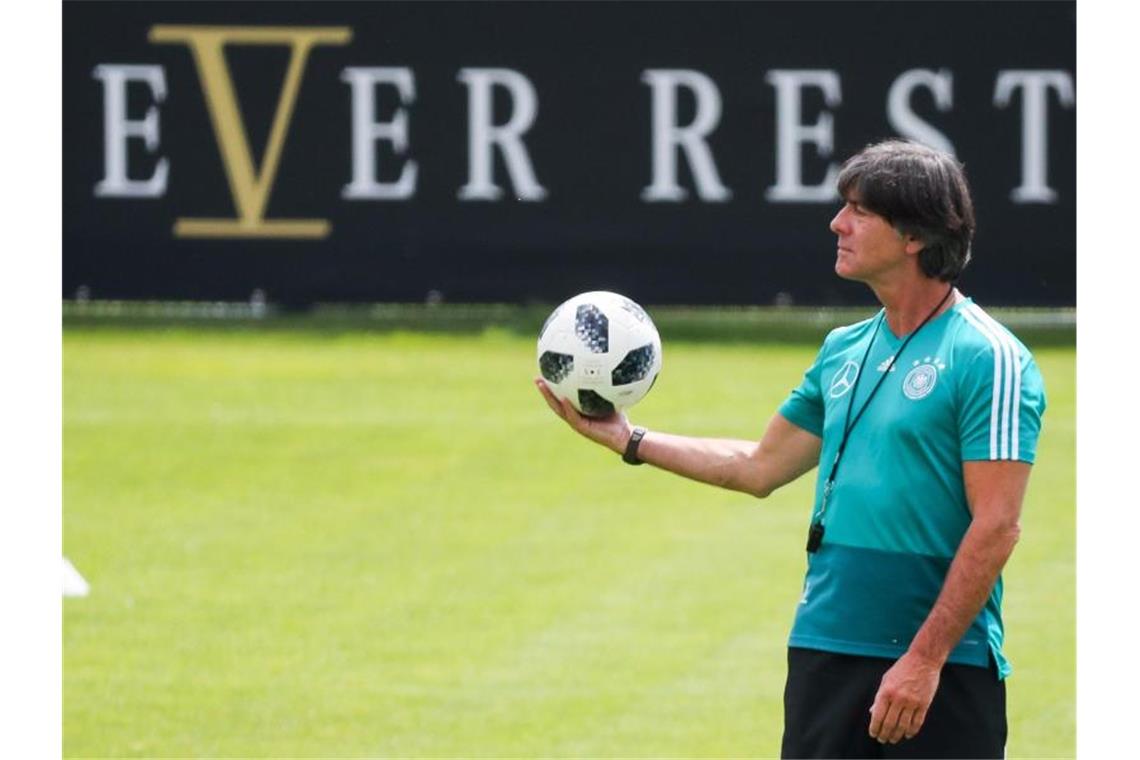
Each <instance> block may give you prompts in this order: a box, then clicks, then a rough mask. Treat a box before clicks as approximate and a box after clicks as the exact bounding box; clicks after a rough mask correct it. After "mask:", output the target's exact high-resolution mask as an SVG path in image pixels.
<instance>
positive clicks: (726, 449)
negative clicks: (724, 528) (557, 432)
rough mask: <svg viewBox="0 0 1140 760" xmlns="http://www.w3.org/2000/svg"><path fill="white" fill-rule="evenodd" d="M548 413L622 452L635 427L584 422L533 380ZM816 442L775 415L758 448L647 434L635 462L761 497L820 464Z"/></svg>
mask: <svg viewBox="0 0 1140 760" xmlns="http://www.w3.org/2000/svg"><path fill="white" fill-rule="evenodd" d="M535 385H537V386H538V390H539V392H540V393H542V396H543V398H544V399H546V403H547V404H548V405H549V406H550V408H551V409H552V410H553V411H554V413H555V414H557V415H558V416H559V417H561V418H562V419H563V420H565V421H566V424H568V425H569V426H570V427H572V428H573V429H574V430H576V431H577V432H579V433H581V434H582V435H583V436H585V437H586V438H589V439H590V440H591V441H594V442H595V443H599V444H601V445H603V446H606V447H607V448H609V449H611V450H613V451H615V452H617V453H619V454H620V453H622V452H623V451H625V447H626V444H627V443H628V442H629V437H630V435H631V434H632V433H633V426H632V425H631V424H630V423H629V420H628V419H626V417H625V415H624V414H613V415H610V416H609V417H605V418H602V419H598V418H592V417H584V416H582V415H581V414H579V413H578V412H577V411H576V410H575V409H574V407H573V406H571V404H570V402H569V401H560V400H559V399H558V398H557V397H555V396H554V394H553V393H551V391H550V389H549V388H548V387H547V386H546V383H544V382H543V381H542V380H541V379H538V380H536V381H535ZM820 443H821V441H820V438H819V436H817V435H814V434H813V433H809V432H808V431H806V430H804V429H803V428H801V427H798V426H796V425H793V424H792V423H790V422H788V421H787V420H786V419H784V417H783V416H781V415H779V414H777V415H775V416H774V417H773V418H772V420H771V421H770V422H769V423H768V428H767V430H765V431H764V435H763V437H762V438H761V439H760V441H759V443H757V442H756V441H742V440H733V439H726V438H694V437H689V436H680V435H670V434H669V433H660V432H657V431H651V432H649V433H647V434H646V435H645V437H644V438H642V439H641V444H640V445H639V447H638V449H637V456H638V459H640V460H642V461H643V462H647V463H649V464H652V465H654V466H655V467H660V468H661V469H663V470H668V471H670V472H673V473H676V474H678V475H682V476H684V477H686V478H691V479H692V480H698V481H700V482H702V483H710V484H712V485H715V486H721V487H722V488H728V489H731V490H734V491H743V492H745V493H750V494H752V495H753V496H758V497H760V498H764V497H765V496H767V495H768V494H770V493H771V492H772V491H774V490H776V489H777V488H779V487H780V486H782V485H784V484H785V483H789V482H791V481H793V480H795V479H796V478H798V477H799V476H800V475H803V474H804V473H805V472H808V471H809V470H811V469H812V468H813V467H815V466H816V465H818V464H819V451H820Z"/></svg>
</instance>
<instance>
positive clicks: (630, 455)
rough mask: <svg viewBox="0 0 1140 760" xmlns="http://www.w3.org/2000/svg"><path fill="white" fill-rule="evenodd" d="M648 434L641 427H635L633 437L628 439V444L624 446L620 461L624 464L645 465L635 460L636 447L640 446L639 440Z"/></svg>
mask: <svg viewBox="0 0 1140 760" xmlns="http://www.w3.org/2000/svg"><path fill="white" fill-rule="evenodd" d="M647 432H649V431H647V430H646V429H645V428H643V427H635V428H634V429H633V435H631V436H630V437H629V443H627V444H626V445H625V453H624V454H622V455H621V459H622V461H623V462H625V463H626V464H645V463H644V462H642V461H641V460H640V459H638V458H637V447H638V446H640V445H641V439H642V438H644V437H645V434H646V433H647Z"/></svg>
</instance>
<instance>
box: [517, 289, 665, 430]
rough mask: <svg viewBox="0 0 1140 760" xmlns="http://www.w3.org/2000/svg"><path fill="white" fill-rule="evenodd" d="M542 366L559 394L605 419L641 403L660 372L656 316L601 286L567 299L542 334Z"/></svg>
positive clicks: (539, 350) (659, 346)
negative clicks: (615, 412) (600, 288)
mask: <svg viewBox="0 0 1140 760" xmlns="http://www.w3.org/2000/svg"><path fill="white" fill-rule="evenodd" d="M538 370H539V372H540V373H542V377H543V379H544V380H546V384H547V385H548V386H550V389H551V390H552V391H553V392H554V395H555V396H558V397H559V398H565V399H569V400H570V403H571V404H573V405H574V408H575V409H577V410H578V411H579V412H581V413H582V414H585V415H587V416H589V417H605V416H608V415H610V414H612V413H613V412H614V411H620V410H622V409H626V408H628V407H630V406H633V405H634V404H636V403H637V402H638V401H640V400H641V399H642V398H643V397H644V396H645V394H646V393H648V392H649V389H650V388H652V387H653V383H654V382H655V381H656V380H657V373H659V372H660V371H661V337H660V336H659V335H658V334H657V328H656V327H654V325H653V320H651V319H650V318H649V315H648V314H646V313H645V309H643V308H641V307H640V306H638V305H637V304H636V303H634V302H633V301H631V300H629V299H628V298H626V297H625V296H622V295H618V294H617V293H610V292H608V291H604V290H596V291H592V292H589V293H582V294H580V295H576V296H574V297H573V298H571V299H570V300H569V301H566V302H565V303H563V304H562V305H561V306H559V307H558V308H557V309H555V310H554V312H553V313H552V314H551V315H550V316H549V317H547V319H546V323H545V324H544V325H543V326H542V331H541V332H540V333H539V334H538Z"/></svg>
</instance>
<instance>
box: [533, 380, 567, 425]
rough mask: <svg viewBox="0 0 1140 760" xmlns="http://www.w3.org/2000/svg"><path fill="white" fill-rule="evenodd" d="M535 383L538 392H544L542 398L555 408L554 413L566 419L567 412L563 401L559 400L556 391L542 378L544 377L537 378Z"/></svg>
mask: <svg viewBox="0 0 1140 760" xmlns="http://www.w3.org/2000/svg"><path fill="white" fill-rule="evenodd" d="M534 384H535V386H536V387H537V388H538V392H539V393H541V394H542V398H543V399H544V400H545V401H546V405H547V406H549V407H550V408H551V409H553V410H554V413H555V414H557V415H558V416H559V417H561V418H562V419H566V412H565V411H563V409H562V403H561V402H560V401H559V399H558V397H557V396H555V395H554V392H553V391H551V390H550V387H549V386H548V385H547V384H546V382H545V381H544V380H542V378H535V380H534Z"/></svg>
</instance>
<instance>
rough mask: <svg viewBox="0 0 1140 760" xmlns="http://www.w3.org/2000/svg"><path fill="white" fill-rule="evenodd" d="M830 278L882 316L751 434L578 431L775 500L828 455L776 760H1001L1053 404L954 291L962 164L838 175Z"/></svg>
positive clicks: (867, 157)
mask: <svg viewBox="0 0 1140 760" xmlns="http://www.w3.org/2000/svg"><path fill="white" fill-rule="evenodd" d="M838 189H839V194H840V196H841V198H842V199H843V206H842V208H841V209H840V210H839V213H838V214H836V216H835V218H834V219H832V221H831V230H832V231H833V232H834V233H835V234H836V236H837V237H838V250H837V256H836V262H835V271H836V273H837V274H838V275H839V276H840V277H843V278H845V279H849V280H856V281H859V282H863V283H866V284H867V285H868V286H869V287H870V288H871V290H873V291H874V293H875V295H876V297H877V298H878V299H879V301H880V302H881V303H882V304H883V309H882V311H880V312H879V314H878V315H876V316H875V317H873V318H871V319H868V320H865V321H863V322H859V323H857V324H854V325H850V326H847V327H842V328H839V329H836V330H834V331H832V332H831V333H830V334H829V335H828V336H827V338H826V339H825V340H824V342H823V346H822V348H821V349H820V352H819V355H818V356H817V357H816V360H815V362H814V363H813V364H812V366H811V367H810V368H809V369H808V370H807V372H806V373H805V375H804V379H803V382H802V383H801V384H800V386H799V387H798V388H796V389H795V390H794V391H793V392H792V394H791V395H790V396H789V398H788V399H787V401H785V402H784V404H783V405H781V407H780V409H779V411H778V413H777V414H776V415H775V416H774V417H773V418H772V419H771V421H770V422H769V423H768V427H767V429H766V430H765V432H764V435H763V437H762V438H761V439H760V441H759V442H758V443H756V442H751V441H741V440H726V439H706V438H692V437H684V436H676V435H670V434H667V433H662V432H658V431H648V432H647V431H645V430H644V428H635V427H633V426H632V425H631V424H630V422H629V421H628V419H627V418H626V417H625V416H624V415H622V414H615V415H611V416H610V417H608V418H605V419H591V418H586V417H583V416H581V415H579V414H578V413H577V412H576V411H575V410H574V408H573V407H572V406H571V405H570V404H569V402H566V401H559V400H558V399H557V398H556V397H554V396H553V394H552V393H551V392H550V390H549V389H548V388H547V387H546V385H545V384H544V383H543V382H542V381H541V380H537V381H536V383H537V385H538V387H539V390H540V392H541V393H542V394H543V396H544V397H545V399H546V401H547V403H548V404H549V405H550V407H551V408H552V409H553V410H554V411H555V412H556V413H557V414H558V415H559V416H561V417H562V418H563V419H564V420H565V421H566V422H567V423H568V424H569V425H570V426H571V427H572V428H574V429H575V430H576V431H578V432H579V433H581V434H582V435H584V436H586V437H587V438H589V439H591V440H593V441H595V442H597V443H600V444H602V445H605V446H608V447H609V448H611V449H613V450H614V451H615V452H618V453H621V454H623V458H625V459H626V461H629V462H631V463H640V462H648V463H650V464H652V465H655V466H657V467H660V468H662V469H665V470H669V471H671V472H674V473H677V474H680V475H683V476H685V477H688V478H693V479H695V480H699V481H703V482H706V483H711V484H714V485H718V486H722V487H725V488H730V489H735V490H739V491H744V492H747V493H751V494H753V495H755V496H758V497H761V498H763V497H765V496H767V495H768V494H770V493H771V492H772V491H773V490H775V489H776V488H779V487H780V486H782V485H784V484H785V483H788V482H790V481H792V480H794V479H796V478H798V477H799V476H801V475H803V474H804V473H806V472H808V471H809V470H811V469H812V468H813V467H816V466H817V465H819V474H818V476H817V479H816V496H815V503H814V506H813V510H812V516H811V521H810V528H809V531H808V536H809V537H808V546H807V548H808V567H807V575H806V578H805V581H804V589H803V596H802V598H801V600H800V603H799V605H798V608H797V611H796V616H795V622H794V624H793V626H792V631H791V635H790V637H789V648H788V679H787V684H786V687H785V693H784V708H785V716H784V739H783V746H782V752H781V754H782V755H783V756H784V757H1001V756H1003V754H1004V747H1005V740H1006V715H1005V685H1004V678H1005V677H1006V676H1007V675H1008V674H1009V672H1010V668H1009V664H1008V663H1007V661H1006V659H1005V657H1004V655H1003V654H1002V641H1003V637H1004V631H1003V627H1002V620H1001V597H1002V584H1001V577H1000V573H1001V569H1002V567H1003V566H1004V564H1005V562H1006V560H1007V559H1008V558H1009V556H1010V553H1011V552H1012V550H1013V546H1014V544H1015V543H1016V542H1017V539H1018V533H1019V515H1020V512H1021V502H1022V498H1023V496H1024V493H1025V487H1026V483H1027V481H1028V478H1029V471H1030V465H1031V464H1032V462H1033V459H1034V454H1035V449H1036V443H1037V436H1038V432H1039V430H1040V420H1041V414H1042V412H1043V411H1044V408H1045V396H1044V388H1043V383H1042V379H1041V375H1040V372H1039V371H1038V369H1037V367H1036V364H1035V363H1034V361H1033V358H1032V356H1031V355H1030V353H1029V351H1028V350H1027V349H1026V348H1025V346H1024V345H1022V344H1021V343H1020V342H1019V341H1018V340H1017V339H1016V338H1015V337H1013V335H1012V334H1011V333H1009V331H1007V330H1006V329H1005V328H1004V327H1002V326H1001V325H999V324H998V323H997V322H995V321H994V320H993V319H992V318H991V317H989V316H988V315H987V314H986V313H985V312H984V311H983V310H982V309H981V308H979V307H978V306H977V305H976V304H974V303H973V301H972V300H971V299H969V298H966V297H964V296H963V295H962V294H961V293H960V292H959V291H958V290H957V288H956V287H955V286H954V283H955V281H956V280H957V278H958V276H959V274H960V273H961V272H962V270H963V268H964V267H965V266H966V264H967V263H968V262H969V260H970V256H971V253H970V242H971V240H972V238H973V233H974V212H973V204H972V201H971V199H970V193H969V187H968V185H967V183H966V179H965V175H964V173H963V171H962V167H961V165H960V164H958V162H957V161H955V160H954V159H953V158H952V157H950V156H948V155H945V154H943V153H939V152H937V151H934V150H931V149H929V148H926V147H923V146H921V145H918V144H915V143H910V142H903V141H897V140H893V141H888V142H884V143H880V144H877V145H872V146H869V147H867V148H866V149H864V150H863V151H861V152H860V153H858V154H857V155H855V156H854V157H852V158H851V159H850V160H848V161H847V163H846V164H844V166H843V169H842V171H841V173H840V175H839V180H838Z"/></svg>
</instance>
